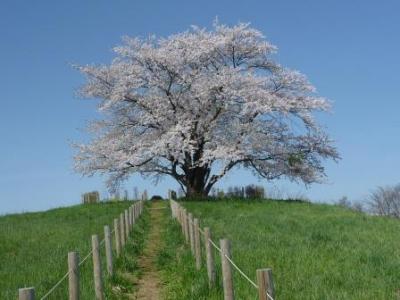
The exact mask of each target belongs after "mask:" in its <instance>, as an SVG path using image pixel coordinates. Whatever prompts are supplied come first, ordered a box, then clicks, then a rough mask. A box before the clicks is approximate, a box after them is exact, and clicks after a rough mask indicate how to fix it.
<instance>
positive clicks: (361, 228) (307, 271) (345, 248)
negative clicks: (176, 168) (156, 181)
mask: <svg viewBox="0 0 400 300" xmlns="http://www.w3.org/2000/svg"><path fill="white" fill-rule="evenodd" d="M183 204H184V206H186V207H187V208H188V210H189V211H191V212H193V213H194V215H195V216H196V217H198V218H199V219H200V220H201V226H202V227H204V226H209V227H211V229H212V233H213V236H214V238H213V239H214V240H215V241H216V242H217V243H219V239H220V238H228V239H230V240H231V242H232V256H233V260H234V261H235V262H236V263H237V265H238V266H239V267H240V268H241V269H242V270H243V271H244V272H245V273H246V274H248V275H249V277H250V278H252V279H253V280H255V273H256V269H258V268H265V267H270V268H272V270H273V274H274V281H275V287H276V295H277V298H278V299H396V297H397V295H398V293H399V292H398V291H399V290H400V238H399V232H400V221H398V220H394V219H389V218H383V217H374V216H366V215H364V214H361V213H357V212H353V211H349V210H347V209H344V208H341V207H338V206H331V205H318V204H310V203H299V202H284V201H234V200H232V201H214V202H196V201H195V202H184V203H183ZM165 239H166V246H165V248H164V249H163V251H162V252H161V253H160V259H159V261H160V268H162V269H164V271H163V272H162V274H163V279H164V282H165V298H166V299H222V290H221V278H218V286H217V287H216V288H215V289H212V290H209V288H208V286H207V277H206V270H205V268H204V267H203V269H202V270H201V271H200V272H197V271H195V267H194V259H193V257H192V256H191V254H190V251H189V250H188V247H187V246H183V244H184V243H183V239H182V234H181V231H180V227H179V226H178V225H177V223H176V222H175V221H172V220H171V221H170V223H169V224H168V228H167V230H166V234H165ZM216 258H217V261H218V262H219V260H220V259H219V255H218V254H217V253H216ZM218 273H220V266H218ZM234 286H235V293H236V298H237V299H257V292H256V290H255V289H254V288H253V287H251V286H250V284H249V283H248V282H247V281H246V280H245V279H244V278H242V277H241V276H240V274H238V273H237V272H235V271H234Z"/></svg>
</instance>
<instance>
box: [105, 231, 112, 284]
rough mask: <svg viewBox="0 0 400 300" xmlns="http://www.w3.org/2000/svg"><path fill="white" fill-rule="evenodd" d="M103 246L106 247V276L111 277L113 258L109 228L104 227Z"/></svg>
mask: <svg viewBox="0 0 400 300" xmlns="http://www.w3.org/2000/svg"><path fill="white" fill-rule="evenodd" d="M104 244H105V247H106V261H107V272H108V275H110V276H112V275H113V257H112V242H111V231H110V226H108V225H105V226H104Z"/></svg>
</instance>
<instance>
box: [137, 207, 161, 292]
mask: <svg viewBox="0 0 400 300" xmlns="http://www.w3.org/2000/svg"><path fill="white" fill-rule="evenodd" d="M167 205H168V203H166V202H161V201H157V202H154V203H153V204H152V205H151V207H150V208H149V210H150V226H151V227H150V232H149V237H148V239H147V242H146V245H145V248H144V250H143V254H142V256H141V257H139V260H138V264H139V267H140V269H141V270H142V272H143V275H142V276H141V278H140V279H139V282H138V291H137V293H136V297H135V299H137V300H142V299H146V300H159V299H161V298H160V297H161V284H160V282H161V281H160V275H159V273H158V270H157V262H156V259H157V253H158V252H159V250H160V249H161V246H162V237H161V234H162V225H163V223H164V222H165V220H164V219H165V215H164V213H165V209H167Z"/></svg>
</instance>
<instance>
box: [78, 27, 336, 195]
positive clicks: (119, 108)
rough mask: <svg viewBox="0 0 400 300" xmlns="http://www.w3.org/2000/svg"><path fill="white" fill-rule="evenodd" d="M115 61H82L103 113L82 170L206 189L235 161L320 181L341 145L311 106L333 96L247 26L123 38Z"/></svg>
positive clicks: (113, 180) (263, 172) (189, 191)
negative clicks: (282, 59)
mask: <svg viewBox="0 0 400 300" xmlns="http://www.w3.org/2000/svg"><path fill="white" fill-rule="evenodd" d="M114 51H115V53H116V57H115V59H114V60H113V61H112V63H111V64H109V65H87V66H78V67H77V68H78V69H79V70H80V71H81V72H82V73H83V74H85V76H86V78H87V82H86V83H85V85H84V86H83V87H82V88H81V90H80V91H81V93H82V95H83V96H84V97H87V98H94V99H97V100H98V103H99V111H100V112H101V113H102V116H103V118H102V119H101V120H97V121H94V122H93V123H91V125H90V126H89V130H90V132H91V134H92V135H93V137H92V139H91V141H90V142H89V143H87V144H79V145H76V147H77V148H78V150H77V153H76V156H75V162H76V166H75V167H76V170H78V171H79V172H81V173H83V174H84V175H89V176H90V175H93V174H95V173H100V174H108V175H109V180H108V184H109V186H110V187H115V186H117V185H118V184H119V183H120V182H122V181H124V180H126V179H127V178H128V177H129V176H130V175H132V174H134V173H139V174H141V175H144V176H151V177H153V178H154V179H156V180H158V179H160V178H161V177H162V176H166V175H169V176H171V177H173V178H174V179H175V180H176V181H177V182H178V183H179V184H180V186H181V187H182V188H183V190H184V191H185V193H186V195H187V196H206V195H207V194H208V193H209V192H210V190H211V188H212V187H213V186H214V185H215V183H217V182H218V180H220V179H221V178H222V177H224V176H225V175H226V174H227V173H228V172H229V171H230V170H232V169H233V168H235V167H244V168H247V169H250V170H252V171H253V172H254V173H255V174H256V175H258V176H260V177H263V178H266V179H267V180H271V179H276V178H282V177H285V178H289V179H290V180H294V181H300V182H304V183H306V184H309V183H312V182H320V181H321V180H322V179H323V178H324V177H325V174H324V167H323V165H322V163H323V160H325V159H334V160H336V159H338V153H337V151H336V149H335V147H334V145H333V144H332V141H331V140H330V139H329V137H328V136H327V134H326V133H325V132H324V131H323V129H322V128H321V127H320V126H319V125H318V124H317V122H316V121H315V118H314V117H313V114H314V113H315V112H317V111H327V110H329V108H330V104H329V102H328V101H327V100H326V99H324V98H322V97H320V96H318V95H317V94H316V91H315V88H314V87H313V86H312V85H311V84H310V83H309V82H308V80H307V79H306V77H305V76H304V75H302V74H301V73H299V72H298V71H293V70H290V69H287V68H285V67H283V66H281V65H280V64H278V63H277V62H276V61H274V60H273V55H274V53H275V52H276V47H275V46H273V45H272V44H270V43H269V42H268V41H267V40H266V39H265V37H264V36H263V34H262V33H261V32H260V31H258V30H256V29H253V28H251V27H250V26H249V24H243V23H240V24H238V25H236V26H233V27H228V26H225V25H221V24H217V23H216V24H214V26H213V28H212V30H206V29H201V28H198V27H192V28H191V29H190V30H188V31H185V32H182V33H178V34H174V35H171V36H169V37H167V38H159V39H157V38H155V37H151V38H148V39H140V38H125V39H124V43H123V45H122V46H119V47H116V48H114Z"/></svg>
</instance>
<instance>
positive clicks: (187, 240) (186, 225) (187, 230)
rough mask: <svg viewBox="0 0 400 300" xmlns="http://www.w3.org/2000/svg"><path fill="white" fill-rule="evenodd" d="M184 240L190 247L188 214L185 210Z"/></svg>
mask: <svg viewBox="0 0 400 300" xmlns="http://www.w3.org/2000/svg"><path fill="white" fill-rule="evenodd" d="M185 239H186V243H187V244H189V245H190V226H189V214H188V212H187V210H186V209H185Z"/></svg>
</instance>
